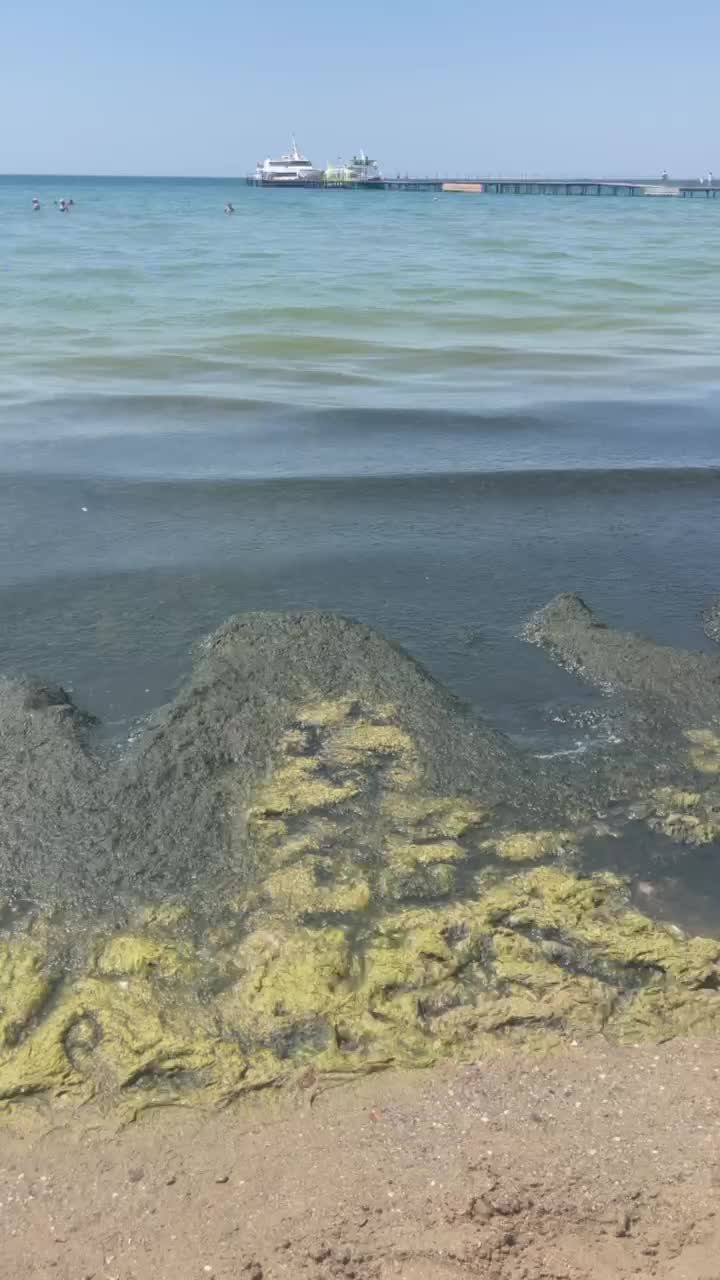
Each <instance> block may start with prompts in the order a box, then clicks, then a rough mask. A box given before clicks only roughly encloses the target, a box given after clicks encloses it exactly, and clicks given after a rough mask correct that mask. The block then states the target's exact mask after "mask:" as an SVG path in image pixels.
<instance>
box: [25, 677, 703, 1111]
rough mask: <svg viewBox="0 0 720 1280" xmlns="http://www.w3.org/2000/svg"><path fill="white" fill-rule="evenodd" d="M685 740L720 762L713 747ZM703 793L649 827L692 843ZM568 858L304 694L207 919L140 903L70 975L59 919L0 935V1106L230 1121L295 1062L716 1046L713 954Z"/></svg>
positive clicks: (669, 801) (92, 937) (247, 813)
mask: <svg viewBox="0 0 720 1280" xmlns="http://www.w3.org/2000/svg"><path fill="white" fill-rule="evenodd" d="M689 740H690V742H691V744H692V747H691V749H692V750H693V751H697V752H701V753H702V759H703V761H705V763H706V765H707V762H708V761H710V762H711V761H712V760H714V758H715V757H714V754H713V753H714V751H715V746H714V741H713V742H711V741H710V740H709V739H708V738H707V737H705V736H703V737H702V738H699V737H697V735H696V736H695V737H693V738H690V739H689ZM697 768H698V770H699V771H700V772H704V773H705V774H708V773H711V772H712V770H711V769H710V768H709V767H705V768H704V769H703V768H702V766H701V764H700V763H698V764H697ZM706 781H707V779H706ZM713 795H714V793H713V792H712V787H711V788H710V790H707V789H706V790H704V791H702V790H700V789H698V790H697V791H692V792H681V791H677V790H675V789H673V788H669V787H668V788H659V789H657V790H656V791H655V793H654V799H653V804H654V806H655V807H654V810H653V814H652V815H651V817H650V819H649V820H650V821H653V820H655V821H657V822H658V823H664V824H665V827H667V828H668V829H669V828H670V827H672V829H673V830H674V831H675V832H676V838H677V832H678V831H682V832H685V833H688V832H690V833H691V834H692V833H693V832H694V835H693V840H695V841H696V842H700V841H699V835H698V833H699V826H700V828H702V832H703V833H704V832H705V831H706V830H707V831H708V832H709V831H710V829H711V828H712V824H713V823H714V821H715V817H714V816H713V810H712V809H711V802H712V803H714V800H713ZM718 812H720V809H719V810H718ZM565 821H566V822H570V821H571V819H569V818H567V816H566V818H565ZM494 823H495V825H493V824H494ZM698 824H699V826H698ZM663 829H665V828H663ZM713 829H714V828H713ZM681 838H689V837H688V835H687V834H685V835H684V837H681ZM708 838H711V837H710V836H708ZM580 843H581V837H580V835H579V834H578V833H576V832H574V831H572V830H569V829H566V827H564V826H558V827H554V826H552V825H549V824H548V825H540V824H538V827H537V828H532V827H531V826H528V825H527V816H526V817H525V822H524V823H523V822H522V821H521V819H520V818H519V817H518V813H516V812H515V811H511V806H509V805H506V806H505V807H504V809H503V812H502V815H501V817H498V818H497V819H496V818H495V817H494V814H493V807H492V806H491V805H486V804H483V803H482V802H481V801H480V802H476V801H475V799H474V798H473V797H471V796H468V795H465V794H458V795H452V794H450V795H443V794H437V792H436V790H433V788H432V786H431V785H430V783H429V781H428V778H427V774H426V766H425V764H424V763H423V759H422V756H421V753H420V751H419V749H418V748H417V746H416V743H415V742H414V740H413V737H412V735H411V734H410V733H409V732H408V731H407V730H406V729H405V728H402V727H400V726H399V724H398V723H396V713H395V709H394V707H393V706H392V705H391V704H389V703H382V704H379V705H377V706H372V705H370V704H369V703H367V702H366V701H364V700H363V699H362V698H361V697H360V696H359V695H358V696H355V695H352V696H347V697H344V698H341V699H336V700H332V699H327V698H325V699H316V700H314V701H313V700H312V699H306V701H305V702H303V704H302V705H301V706H299V708H298V709H297V710H296V712H295V714H294V716H293V717H291V718H290V721H289V722H288V723H287V725H286V727H285V729H284V731H283V732H282V733H281V734H280V736H279V738H278V742H277V750H276V751H275V752H274V754H273V756H272V758H271V760H270V761H269V764H268V767H267V769H266V770H265V771H264V773H263V775H262V777H261V778H260V780H259V781H257V782H256V783H255V784H254V786H253V787H252V788H250V789H249V792H248V795H247V797H246V801H245V802H244V807H243V808H242V810H241V808H240V805H239V803H237V802H233V807H232V815H231V836H230V839H229V849H230V852H231V854H233V855H235V854H237V853H238V851H240V852H242V854H243V859H244V861H243V869H244V874H243V875H242V876H240V875H237V876H235V875H234V871H233V868H234V863H233V862H232V858H231V860H230V869H229V871H227V873H226V878H225V879H224V880H223V881H222V884H221V885H220V886H219V888H218V892H217V894H216V896H215V898H214V900H213V903H214V905H213V909H212V911H211V912H210V913H208V912H207V910H206V912H205V914H203V913H202V912H201V911H199V910H198V909H196V908H195V907H194V906H193V905H191V901H190V899H189V898H188V900H187V901H185V900H183V898H182V897H177V896H175V897H173V898H172V899H169V900H167V901H165V902H160V903H154V904H146V905H142V904H140V905H139V906H137V908H136V909H135V910H133V911H132V912H130V916H129V922H126V923H125V924H124V926H123V927H114V928H112V929H109V930H108V929H107V928H105V929H103V927H102V925H100V924H94V925H88V926H86V929H85V931H83V932H82V933H81V934H80V936H78V937H77V938H74V940H73V960H72V963H71V964H70V963H68V962H67V960H66V959H64V958H63V957H64V955H65V952H64V950H63V946H62V945H61V944H60V943H59V942H58V939H57V938H56V936H55V933H54V930H55V931H57V930H58V929H60V926H59V925H56V923H54V922H52V923H51V921H50V917H48V918H47V919H46V918H43V917H42V916H38V917H37V918H35V919H33V918H31V917H29V918H27V919H26V920H25V921H24V923H22V924H20V925H16V926H15V927H14V928H11V927H8V928H7V929H6V930H5V931H4V933H3V934H2V935H0V1103H1V1104H2V1105H3V1106H4V1107H5V1109H6V1110H9V1111H10V1112H13V1111H17V1109H18V1107H20V1106H28V1105H31V1104H34V1105H36V1106H42V1107H47V1108H50V1107H53V1108H56V1107H63V1106H64V1107H74V1106H77V1105H79V1104H85V1103H89V1102H91V1101H94V1102H98V1103H102V1104H103V1105H106V1106H114V1107H117V1108H118V1109H119V1110H120V1111H121V1112H123V1113H127V1114H131V1115H132V1114H135V1113H137V1112H138V1111H140V1110H142V1109H143V1108H144V1107H147V1106H155V1105H167V1104H177V1105H189V1104H195V1103H200V1104H206V1105H224V1104H226V1103H228V1102H230V1101H232V1100H233V1099H235V1098H236V1097H238V1096H240V1095H242V1094H243V1093H246V1092H249V1091H252V1090H255V1089H259V1088H263V1087H268V1086H274V1085H278V1084H281V1083H283V1082H284V1081H286V1080H288V1079H291V1078H292V1076H293V1073H294V1072H295V1071H297V1070H299V1069H305V1067H307V1065H308V1064H311V1065H312V1067H313V1069H314V1070H315V1071H316V1072H317V1073H318V1074H319V1075H320V1076H322V1074H323V1073H327V1074H328V1075H335V1074H337V1073H340V1074H352V1073H356V1072H364V1071H370V1070H375V1069H378V1068H380V1067H383V1066H386V1065H389V1064H398V1065H425V1064H428V1063H431V1062H433V1061H436V1060H437V1059H438V1058H442V1057H457V1058H476V1057H482V1056H487V1055H490V1054H498V1053H504V1052H510V1051H516V1050H524V1051H537V1052H545V1051H547V1050H549V1049H553V1048H556V1047H558V1046H560V1045H562V1044H563V1043H564V1042H567V1041H568V1040H577V1039H581V1038H583V1037H589V1036H594V1035H598V1034H602V1035H604V1036H605V1037H607V1038H608V1039H609V1040H611V1041H625V1040H640V1039H650V1040H662V1039H665V1038H667V1037H669V1036H673V1035H676V1034H678V1033H681V1032H688V1031H693V1032H705V1033H707V1032H711V1033H712V1032H717V1031H719V1030H720V942H715V941H712V940H709V939H701V938H688V937H685V935H684V934H683V933H682V932H681V931H680V930H679V929H676V928H674V927H667V926H664V925H662V924H659V923H657V922H655V921H653V920H651V919H650V918H648V917H646V916H644V915H642V914H641V913H640V912H638V911H636V910H634V909H631V908H630V907H629V903H628V893H627V887H626V885H625V883H624V882H623V881H622V880H621V879H620V878H618V877H617V876H614V875H610V874H595V875H588V876H582V875H580V874H576V873H574V872H572V871H571V870H569V869H568V861H569V860H568V858H567V857H563V855H570V854H573V853H575V852H576V851H577V850H578V848H579V845H580ZM246 854H247V855H249V856H247V857H245V855H246ZM486 854H491V855H492V857H484V855H486ZM473 859H475V861H472V860H473ZM478 859H479V865H478ZM483 862H484V864H485V865H484V866H483ZM561 862H562V864H563V865H560V863H561ZM539 863H550V864H551V865H534V864H539ZM525 864H528V865H525ZM248 867H249V868H250V873H248V872H247V868H248ZM60 932H62V931H61V930H60ZM65 949H67V948H65Z"/></svg>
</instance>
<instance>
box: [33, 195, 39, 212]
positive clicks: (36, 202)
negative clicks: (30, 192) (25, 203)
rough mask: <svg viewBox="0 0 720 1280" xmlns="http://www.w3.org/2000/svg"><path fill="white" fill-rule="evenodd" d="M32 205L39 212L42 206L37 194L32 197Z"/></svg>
mask: <svg viewBox="0 0 720 1280" xmlns="http://www.w3.org/2000/svg"><path fill="white" fill-rule="evenodd" d="M32 207H33V212H34V213H37V211H38V209H39V208H40V201H39V200H38V198H37V196H33V198H32Z"/></svg>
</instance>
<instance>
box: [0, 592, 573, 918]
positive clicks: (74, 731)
mask: <svg viewBox="0 0 720 1280" xmlns="http://www.w3.org/2000/svg"><path fill="white" fill-rule="evenodd" d="M354 700H355V701H356V700H360V701H361V702H362V703H363V704H364V705H367V706H370V707H372V708H374V709H375V710H376V711H377V712H378V715H377V716H376V718H375V722H373V723H369V724H366V723H365V722H363V721H358V722H357V723H355V721H354V720H353V716H352V704H353V701H354ZM310 704H312V706H313V707H314V708H315V711H314V712H313V714H314V715H316V716H320V717H321V719H322V717H323V715H325V714H327V715H329V716H331V717H332V716H333V715H335V714H336V713H338V712H337V709H338V708H339V709H340V711H341V712H343V714H345V713H347V714H348V715H349V720H348V725H347V727H346V730H345V731H344V733H345V736H344V737H343V736H342V734H341V735H340V736H338V737H337V739H336V741H335V743H334V752H335V757H334V760H333V761H332V762H330V761H328V765H330V764H332V765H333V766H337V767H338V768H342V769H344V770H345V775H346V781H345V782H344V783H343V784H342V785H343V787H344V796H343V797H342V798H343V799H345V800H349V799H350V798H351V794H352V790H353V788H354V787H356V786H357V785H358V783H357V777H358V776H359V775H360V774H362V773H363V771H364V770H365V769H366V765H368V764H370V763H372V762H374V761H377V760H382V759H383V758H384V756H385V755H386V754H387V751H388V749H389V746H390V745H391V741H390V740H391V737H393V736H394V738H395V739H397V740H399V738H401V737H403V735H404V739H405V740H406V741H408V742H412V751H413V769H414V770H415V772H416V774H417V775H418V776H420V775H422V778H423V779H424V782H425V783H426V785H427V788H428V789H429V790H430V791H438V792H439V793H449V792H463V791H468V790H473V791H475V792H477V793H478V795H479V796H481V797H482V803H483V804H491V805H492V804H495V803H498V802H500V801H508V802H512V803H515V804H517V803H524V802H525V800H527V802H528V803H536V804H538V803H540V779H539V776H538V770H537V768H536V767H535V765H534V763H533V762H532V761H531V760H528V759H526V758H525V757H524V756H523V754H522V753H521V752H520V751H518V750H516V749H514V748H513V747H512V745H511V744H510V743H509V742H508V740H507V739H505V738H504V737H503V736H502V735H501V734H499V733H496V732H495V731H494V730H493V729H492V728H490V727H488V726H486V725H484V724H482V723H480V722H479V721H478V720H477V719H475V718H473V717H472V716H470V715H469V714H468V713H467V712H466V710H465V709H464V708H463V707H462V706H461V705H460V704H459V703H458V702H457V700H456V699H454V698H453V697H452V696H451V695H450V694H449V693H447V692H446V691H445V690H444V689H442V688H441V687H440V686H439V685H438V684H437V683H436V682H435V681H434V680H432V679H431V677H430V676H429V675H428V674H427V673H426V672H425V671H423V669H422V668H421V667H420V666H419V665H418V664H417V663H416V662H414V661H413V659H412V658H410V657H409V656H408V655H407V654H405V653H403V652H402V650H400V649H399V648H397V647H396V646H394V645H392V644H390V643H389V642H388V641H387V640H385V639H384V638H383V637H382V636H380V635H378V634H377V633H376V632H373V631H372V630H370V628H368V627H365V626H362V625H360V624H359V623H354V622H350V621H348V620H346V619H344V618H339V617H335V616H330V615H322V614H297V615H287V616H285V615H277V614H248V615H245V616H242V617H238V618H235V619H231V620H230V621H229V622H227V623H226V624H225V625H224V626H222V627H221V628H220V629H219V630H218V631H216V632H215V633H214V634H213V635H212V636H210V637H209V638H208V639H207V640H206V641H205V642H204V643H203V644H201V645H199V646H198V648H197V651H196V654H195V659H194V667H193V673H192V677H191V679H190V681H189V683H188V685H187V686H186V687H185V688H184V689H183V690H181V692H180V693H179V694H178V696H177V698H176V700H175V701H174V702H173V703H172V704H171V705H170V706H168V707H165V708H163V709H162V710H160V711H159V712H158V713H157V714H156V715H155V716H154V717H152V718H151V719H150V720H149V721H148V722H147V723H146V724H145V725H144V726H142V727H141V728H140V730H139V731H138V733H137V734H136V735H134V741H133V744H132V745H131V747H130V748H129V750H128V751H127V752H126V753H125V754H123V755H122V756H120V757H119V759H116V760H115V761H113V762H112V763H108V758H107V756H104V757H102V758H101V757H100V756H99V755H96V754H95V752H94V751H93V742H92V734H91V731H90V726H89V724H88V721H87V718H85V717H83V716H82V715H81V714H80V713H79V712H78V711H77V710H76V708H75V707H74V706H73V704H72V702H71V700H70V698H69V697H68V696H67V695H66V694H64V693H63V692H62V691H61V690H59V691H58V690H51V689H48V688H43V687H41V686H37V685H30V684H28V683H27V682H19V683H18V682H12V681H6V682H4V683H0V747H1V748H2V750H1V751H0V784H1V786H0V894H2V893H8V894H20V895H22V896H25V897H27V898H30V899H32V900H44V899H45V898H46V897H47V896H48V893H49V894H50V896H51V897H52V898H53V899H55V900H57V899H60V898H64V899H65V900H71V901H74V902H77V903H80V904H81V905H83V904H84V905H85V906H91V905H93V904H95V905H97V904H101V905H102V906H106V905H107V902H108V896H109V895H112V894H118V895H126V894H127V893H128V892H129V893H139V894H142V895H143V896H145V897H148V896H155V897H157V898H158V899H161V898H162V897H163V896H164V895H166V894H168V893H177V892H185V891H188V892H189V891H192V892H194V893H201V892H202V891H203V890H207V892H208V893H210V894H212V893H216V892H217V893H218V894H220V893H222V892H223V891H224V880H225V878H226V877H227V878H230V879H232V880H233V881H234V882H235V883H236V884H237V883H238V882H239V881H241V880H242V879H243V878H245V879H247V878H248V877H251V876H252V874H253V869H254V868H253V865H252V860H251V859H250V861H249V860H248V859H249V851H248V846H247V842H246V839H245V828H246V813H247V807H248V804H249V801H250V796H251V792H252V791H253V789H254V788H255V786H256V784H257V783H258V782H260V781H261V780H262V779H263V777H264V776H265V775H266V773H267V771H268V769H269V768H270V767H271V765H272V762H273V760H274V758H275V755H276V752H277V748H278V743H279V741H280V739H281V738H282V737H283V735H284V734H285V733H287V732H288V729H289V726H290V725H293V724H296V723H297V721H298V713H299V711H300V710H301V709H302V707H303V706H305V705H310ZM323 706H326V708H327V707H329V708H331V710H330V711H327V710H326V712H323V710H322V708H323ZM388 706H389V707H391V708H392V715H391V717H388V716H387V715H386V716H383V715H382V714H381V713H382V709H383V707H386V708H387V707H388ZM330 728H332V725H331V724H330V723H325V724H319V723H318V724H310V723H307V724H304V723H303V724H300V725H299V727H298V729H297V733H298V734H299V735H300V737H302V736H303V735H305V736H307V735H310V736H312V734H313V733H314V732H316V731H319V730H320V729H330ZM400 768H401V764H400V763H398V769H400ZM292 770H293V772H292V773H291V772H290V766H288V771H287V772H286V774H285V776H284V778H283V779H282V780H280V779H277V780H276V791H278V790H279V787H280V785H282V786H283V787H284V798H281V797H280V796H279V794H278V795H276V803H277V804H280V805H282V804H284V805H285V806H286V809H285V811H286V812H288V813H290V812H295V811H298V810H299V806H300V805H301V804H305V806H308V805H311V807H312V809H313V811H314V810H315V809H316V808H317V804H316V802H317V801H318V800H323V801H324V802H325V804H327V805H329V806H332V804H333V803H334V802H335V801H336V800H339V799H340V798H341V797H340V796H339V794H338V793H337V792H335V791H333V790H332V788H330V787H329V785H328V784H327V782H326V780H325V778H324V774H323V773H322V772H318V771H315V769H314V766H312V765H311V764H310V763H309V762H308V761H306V760H305V759H304V757H303V753H302V752H301V751H300V752H298V753H296V759H295V761H294V763H293V765H292ZM311 775H312V777H311ZM351 775H353V776H352V777H351ZM398 780H400V774H399V773H398ZM543 785H544V792H545V793H546V800H547V803H548V804H549V806H550V807H552V804H553V803H554V798H553V796H552V794H551V788H549V787H548V786H547V785H546V784H543ZM306 811H308V810H307V808H306Z"/></svg>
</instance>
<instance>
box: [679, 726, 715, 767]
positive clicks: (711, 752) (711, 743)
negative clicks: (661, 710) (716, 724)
mask: <svg viewBox="0 0 720 1280" xmlns="http://www.w3.org/2000/svg"><path fill="white" fill-rule="evenodd" d="M685 737H686V738H687V740H688V742H690V743H691V744H692V746H691V749H690V760H691V763H692V765H693V766H694V768H695V769H698V770H699V771H700V772H701V773H720V736H719V735H718V734H717V733H713V731H712V729H687V730H686V731H685Z"/></svg>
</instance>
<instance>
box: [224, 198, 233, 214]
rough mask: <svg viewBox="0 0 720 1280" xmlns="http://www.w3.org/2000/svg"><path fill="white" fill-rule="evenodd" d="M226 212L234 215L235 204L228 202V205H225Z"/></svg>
mask: <svg viewBox="0 0 720 1280" xmlns="http://www.w3.org/2000/svg"><path fill="white" fill-rule="evenodd" d="M225 212H226V213H234V212H235V205H234V204H231V203H230V201H229V200H228V202H227V204H226V205H225Z"/></svg>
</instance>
